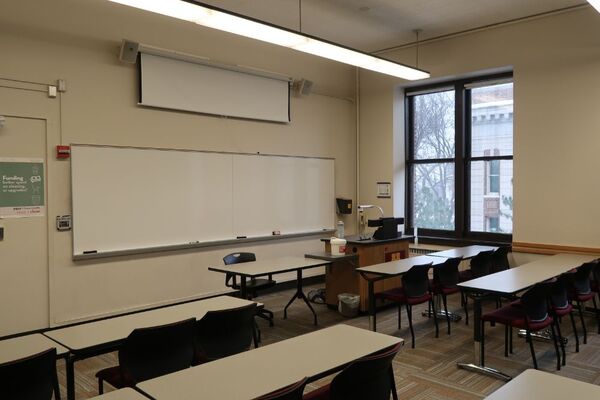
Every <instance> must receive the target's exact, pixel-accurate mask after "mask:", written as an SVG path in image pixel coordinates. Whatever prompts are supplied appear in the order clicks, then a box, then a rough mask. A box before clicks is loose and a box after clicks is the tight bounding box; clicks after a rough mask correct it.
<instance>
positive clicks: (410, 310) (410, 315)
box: [406, 304, 415, 349]
mask: <svg viewBox="0 0 600 400" xmlns="http://www.w3.org/2000/svg"><path fill="white" fill-rule="evenodd" d="M406 315H407V316H408V326H409V327H410V336H411V338H412V348H413V349H414V348H415V331H414V330H413V324H412V307H411V306H410V305H409V304H407V305H406Z"/></svg>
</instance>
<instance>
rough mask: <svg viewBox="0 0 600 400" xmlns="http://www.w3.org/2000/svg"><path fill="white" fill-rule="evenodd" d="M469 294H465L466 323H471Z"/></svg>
mask: <svg viewBox="0 0 600 400" xmlns="http://www.w3.org/2000/svg"><path fill="white" fill-rule="evenodd" d="M468 303H469V296H467V295H465V301H464V304H463V305H464V308H465V325H469V308H468V307H469V304H468Z"/></svg>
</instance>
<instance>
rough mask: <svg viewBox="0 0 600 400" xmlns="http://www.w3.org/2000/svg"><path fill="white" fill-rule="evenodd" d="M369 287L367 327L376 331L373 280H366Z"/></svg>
mask: <svg viewBox="0 0 600 400" xmlns="http://www.w3.org/2000/svg"><path fill="white" fill-rule="evenodd" d="M367 282H368V287H369V329H370V330H372V331H373V332H377V316H376V314H377V309H376V308H375V282H373V281H372V280H369V281H367Z"/></svg>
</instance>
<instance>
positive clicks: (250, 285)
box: [223, 252, 277, 341]
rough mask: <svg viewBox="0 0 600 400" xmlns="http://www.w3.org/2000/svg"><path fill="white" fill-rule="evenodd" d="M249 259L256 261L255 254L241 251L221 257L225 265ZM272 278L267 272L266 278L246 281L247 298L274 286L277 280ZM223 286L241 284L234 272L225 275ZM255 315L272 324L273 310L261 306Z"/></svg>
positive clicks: (233, 287) (234, 287) (235, 287)
mask: <svg viewBox="0 0 600 400" xmlns="http://www.w3.org/2000/svg"><path fill="white" fill-rule="evenodd" d="M250 261H256V256H255V255H254V253H243V252H240V253H231V254H227V255H226V256H225V257H223V262H224V263H225V265H231V264H240V263H246V262H250ZM272 278H273V276H272V275H270V274H269V275H268V276H267V278H266V279H265V278H258V279H255V278H253V279H251V280H250V281H249V282H246V290H247V292H248V293H249V294H250V295H249V297H248V299H249V300H252V299H253V298H254V297H256V294H257V292H259V291H261V290H265V289H269V288H272V287H274V286H275V285H276V284H277V282H276V281H274V280H273V279H272ZM225 286H227V287H230V288H232V289H235V290H240V289H241V286H240V284H239V283H238V282H237V280H236V276H235V275H234V274H226V275H225ZM256 315H258V316H259V317H261V318H263V319H266V320H267V321H269V326H273V312H272V311H269V310H267V309H265V308H262V309H261V310H259V311H258V313H257V314H256ZM259 341H260V338H259Z"/></svg>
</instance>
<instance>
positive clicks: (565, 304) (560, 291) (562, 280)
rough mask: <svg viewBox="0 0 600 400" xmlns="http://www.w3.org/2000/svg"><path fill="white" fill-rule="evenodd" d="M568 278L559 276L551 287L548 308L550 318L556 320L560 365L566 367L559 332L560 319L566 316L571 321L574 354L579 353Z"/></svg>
mask: <svg viewBox="0 0 600 400" xmlns="http://www.w3.org/2000/svg"><path fill="white" fill-rule="evenodd" d="M568 287H569V278H568V277H567V276H565V275H561V276H559V277H558V278H557V279H556V281H555V282H554V284H553V285H552V287H551V288H550V308H551V311H552V316H553V317H554V318H556V332H557V333H558V340H559V343H560V347H561V350H562V365H566V354H565V343H564V341H563V336H562V333H561V331H560V323H559V322H560V318H562V317H566V316H567V315H568V316H569V318H570V319H571V325H572V326H573V334H574V335H575V352H577V353H578V352H579V335H578V334H577V326H576V325H575V317H574V316H573V305H572V304H571V301H570V300H569V296H568Z"/></svg>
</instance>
